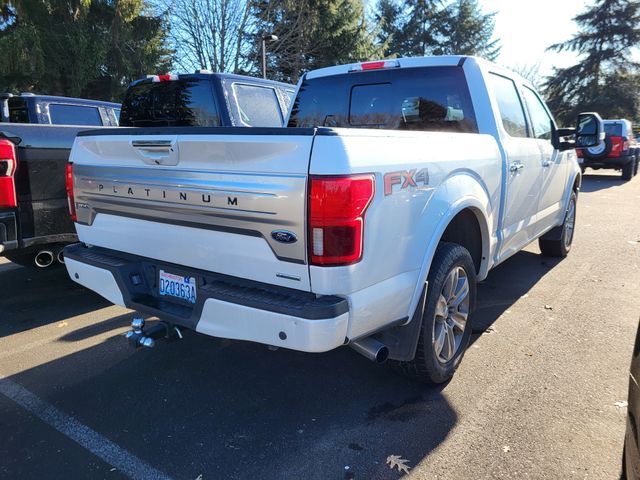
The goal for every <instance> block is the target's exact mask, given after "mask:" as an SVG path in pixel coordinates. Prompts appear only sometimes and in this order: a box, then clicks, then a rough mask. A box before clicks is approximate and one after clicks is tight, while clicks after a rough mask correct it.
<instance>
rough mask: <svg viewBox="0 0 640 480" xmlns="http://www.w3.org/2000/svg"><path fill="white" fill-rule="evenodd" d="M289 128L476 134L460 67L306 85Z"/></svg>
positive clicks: (335, 78) (357, 76)
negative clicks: (347, 128)
mask: <svg viewBox="0 0 640 480" xmlns="http://www.w3.org/2000/svg"><path fill="white" fill-rule="evenodd" d="M288 126H289V127H322V126H325V127H350V128H379V129H388V130H416V131H444V132H463V133H478V125H477V121H476V116H475V112H474V109H473V104H472V102H471V96H470V94H469V89H468V87H467V82H466V78H465V76H464V72H463V70H462V68H460V67H419V68H404V69H401V70H373V71H365V72H353V73H348V74H343V75H334V76H328V77H319V78H314V79H310V80H306V79H305V80H304V81H303V82H302V84H301V86H300V89H299V91H298V95H297V97H296V99H295V101H294V104H293V107H292V110H291V115H290V117H289V123H288Z"/></svg>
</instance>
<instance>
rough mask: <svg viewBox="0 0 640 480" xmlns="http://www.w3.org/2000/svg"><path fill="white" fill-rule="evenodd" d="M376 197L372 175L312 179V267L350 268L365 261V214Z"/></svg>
mask: <svg viewBox="0 0 640 480" xmlns="http://www.w3.org/2000/svg"><path fill="white" fill-rule="evenodd" d="M374 193H375V178H374V176H373V175H354V176H344V177H343V176H341V177H328V176H327V177H324V176H311V177H310V179H309V257H310V261H311V264H312V265H323V266H330V265H331V266H338V265H350V264H352V263H356V262H358V261H360V259H361V258H362V249H363V241H364V239H363V237H364V235H363V234H364V214H365V212H366V210H367V208H368V207H369V204H370V203H371V200H372V199H373V195H374Z"/></svg>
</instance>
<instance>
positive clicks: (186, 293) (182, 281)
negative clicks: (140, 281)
mask: <svg viewBox="0 0 640 480" xmlns="http://www.w3.org/2000/svg"><path fill="white" fill-rule="evenodd" d="M160 295H162V296H168V297H175V298H179V299H181V300H186V301H187V302H190V303H196V279H195V277H184V276H182V275H176V274H174V273H169V272H165V271H164V270H160Z"/></svg>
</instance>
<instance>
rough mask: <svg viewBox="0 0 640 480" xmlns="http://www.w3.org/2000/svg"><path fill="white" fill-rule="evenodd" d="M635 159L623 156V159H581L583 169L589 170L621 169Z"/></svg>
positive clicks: (631, 156) (632, 156)
mask: <svg viewBox="0 0 640 480" xmlns="http://www.w3.org/2000/svg"><path fill="white" fill-rule="evenodd" d="M634 158H635V156H634V155H623V156H621V157H607V158H601V159H600V160H590V159H588V158H581V159H579V160H582V161H581V162H579V163H580V166H581V167H588V168H616V169H620V168H622V167H624V166H625V165H628V164H629V163H631V162H632V161H633V159H634Z"/></svg>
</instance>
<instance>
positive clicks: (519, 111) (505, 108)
mask: <svg viewBox="0 0 640 480" xmlns="http://www.w3.org/2000/svg"><path fill="white" fill-rule="evenodd" d="M489 81H490V84H491V88H492V89H493V93H494V95H495V96H496V100H497V101H498V110H499V112H500V118H501V119H502V126H503V127H504V129H505V131H506V132H507V133H508V134H509V135H510V136H512V137H527V136H528V135H527V121H526V120H525V116H524V109H523V108H522V102H521V101H520V96H519V95H518V91H517V89H516V84H515V83H513V80H510V79H508V78H507V77H503V76H501V75H496V74H493V73H492V74H491V75H489Z"/></svg>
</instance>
